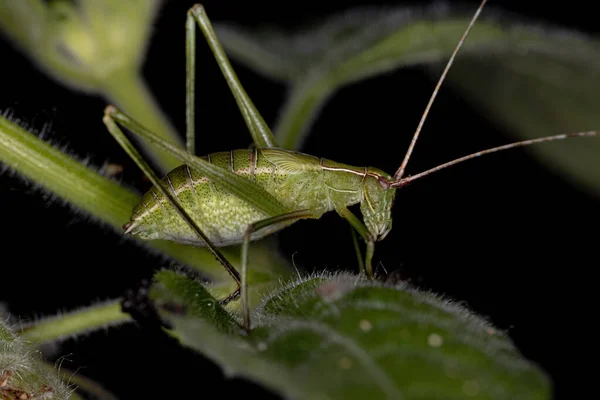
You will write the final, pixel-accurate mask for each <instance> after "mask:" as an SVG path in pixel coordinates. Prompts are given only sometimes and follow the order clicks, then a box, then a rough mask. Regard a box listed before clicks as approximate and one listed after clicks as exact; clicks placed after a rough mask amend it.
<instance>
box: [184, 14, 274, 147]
mask: <svg viewBox="0 0 600 400" xmlns="http://www.w3.org/2000/svg"><path fill="white" fill-rule="evenodd" d="M194 20H195V21H197V22H198V26H199V27H200V30H201V31H202V34H203V35H204V38H205V39H206V41H207V42H208V45H209V46H210V49H211V51H212V53H213V54H214V56H215V59H216V60H217V64H218V65H219V68H220V69H221V72H222V73H223V76H224V77H225V80H226V81H227V85H229V89H230V90H231V93H233V96H234V97H235V101H236V103H237V105H238V107H239V109H240V112H241V113H242V116H243V117H244V121H245V122H246V126H247V127H248V130H250V134H251V135H252V140H254V143H255V144H256V146H257V147H259V148H265V147H279V145H278V144H277V141H276V140H275V136H273V133H272V132H271V129H270V128H269V126H268V125H267V124H266V123H265V121H264V119H263V118H262V116H261V115H260V113H259V112H258V110H257V109H256V107H255V106H254V104H253V103H252V100H250V97H248V94H246V91H245V90H244V87H243V86H242V84H241V83H240V81H239V79H238V77H237V75H236V74H235V71H234V70H233V67H232V66H231V64H230V63H229V59H228V58H227V55H226V54H225V51H224V50H223V47H222V46H221V43H220V42H219V39H218V38H217V34H216V33H215V30H214V29H213V27H212V24H211V23H210V20H209V19H208V15H206V11H205V10H204V7H203V6H202V5H200V4H196V5H195V6H193V7H192V8H191V9H190V10H189V11H188V16H187V21H186V25H185V26H186V38H187V40H186V54H187V64H186V65H187V68H188V81H187V82H188V84H187V85H188V91H187V93H188V100H187V101H188V107H190V106H191V107H193V104H194V90H193V88H191V85H192V84H193V80H194V75H195V74H194V72H192V70H194V68H195V55H193V54H192V53H193V52H194V51H195V45H196V30H195V29H194ZM192 119H193V110H192V109H190V110H188V113H187V121H188V133H189V130H190V129H192V128H193V124H192V125H191V126H192V128H190V122H191V120H192Z"/></svg>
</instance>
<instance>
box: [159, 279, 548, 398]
mask: <svg viewBox="0 0 600 400" xmlns="http://www.w3.org/2000/svg"><path fill="white" fill-rule="evenodd" d="M156 280H157V283H156V284H155V287H154V289H153V291H152V293H151V297H152V298H153V299H154V301H155V304H156V305H157V307H158V309H159V311H160V313H161V315H162V316H163V317H164V318H165V319H166V321H167V322H168V323H170V324H171V326H172V329H171V330H170V332H171V333H172V334H173V336H175V337H177V338H178V339H179V340H180V341H181V343H182V344H184V345H185V346H188V347H191V348H192V349H194V350H196V351H198V352H200V353H202V354H204V355H205V356H207V357H209V358H211V359H212V360H214V361H215V362H217V363H218V364H219V365H221V367H222V368H223V370H224V371H225V373H226V374H227V375H229V376H242V377H245V378H247V379H251V380H254V381H256V382H259V383H261V384H263V385H265V386H267V387H269V388H271V389H272V390H274V391H276V392H278V393H279V394H281V395H283V396H285V397H288V398H311V399H336V398H340V399H363V398H365V399H366V398H369V399H370V398H394V399H432V398H443V399H463V398H469V397H471V396H474V397H476V398H480V399H506V398H512V399H514V398H523V399H525V398H526V399H548V398H549V397H550V391H551V388H550V383H549V380H548V378H547V376H546V375H545V374H544V373H543V372H542V371H541V370H540V369H539V368H538V367H536V366H535V365H533V364H531V363H530V362H528V361H527V360H525V359H524V358H523V357H522V356H521V355H520V354H519V352H518V351H517V350H516V348H515V347H514V345H513V344H512V342H511V341H510V339H509V338H508V337H507V336H506V335H505V334H504V333H503V332H500V331H498V330H497V329H495V328H494V327H493V326H492V325H491V324H489V323H488V322H487V321H486V320H484V319H482V318H481V317H479V316H477V315H475V314H473V313H472V312H470V311H468V310H467V309H465V308H464V307H462V306H459V305H456V304H454V303H453V302H451V301H449V300H447V299H444V298H441V297H439V296H436V295H433V294H431V293H426V292H422V291H418V290H416V289H414V288H411V287H409V286H408V285H404V284H403V285H398V286H392V285H386V284H383V283H379V282H373V281H368V280H366V279H362V278H359V277H356V276H352V275H346V274H341V275H326V274H324V275H321V276H314V277H311V278H308V279H305V280H300V281H298V282H293V283H290V284H288V285H287V286H284V287H283V288H282V289H280V290H279V291H277V292H274V293H273V294H271V295H270V296H269V297H268V298H266V299H265V300H264V302H263V304H262V306H261V307H259V308H257V309H256V310H255V312H254V314H253V323H254V326H253V328H252V330H251V331H250V332H249V333H247V334H246V333H245V332H243V331H241V329H240V328H239V327H238V325H237V322H236V321H235V320H234V319H232V318H231V317H229V316H228V315H226V314H225V313H224V310H222V309H221V308H220V307H219V306H218V303H216V301H215V299H214V298H213V297H212V296H210V295H209V294H208V292H207V291H206V290H205V289H204V288H203V287H202V286H201V285H200V284H199V283H197V282H194V281H191V280H189V279H188V278H186V277H183V276H181V275H177V274H176V273H174V272H162V273H160V274H158V275H157V276H156Z"/></svg>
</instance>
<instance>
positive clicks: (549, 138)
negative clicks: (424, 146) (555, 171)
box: [389, 131, 599, 188]
mask: <svg viewBox="0 0 600 400" xmlns="http://www.w3.org/2000/svg"><path fill="white" fill-rule="evenodd" d="M598 134H599V132H598V131H588V132H575V133H566V134H562V135H555V136H546V137H543V138H538V139H530V140H523V141H522V142H515V143H510V144H505V145H504V146H498V147H494V148H491V149H487V150H483V151H480V152H477V153H473V154H469V155H468V156H464V157H461V158H457V159H456V160H452V161H448V162H447V163H445V164H442V165H438V166H437V167H434V168H431V169H428V170H427V171H423V172H421V173H419V174H416V175H413V176H409V177H407V178H404V179H400V180H398V181H395V182H391V183H389V186H390V187H393V188H400V187H402V186H405V185H407V184H408V183H409V182H412V181H415V180H417V179H421V178H424V177H426V176H427V175H430V174H432V173H434V172H437V171H439V170H442V169H444V168H448V167H451V166H453V165H456V164H459V163H461V162H463V161H467V160H471V159H473V158H476V157H479V156H483V155H485V154H490V153H495V152H497V151H502V150H508V149H513V148H515V147H523V146H529V145H531V144H536V143H543V142H551V141H554V140H564V139H569V138H574V137H585V136H598Z"/></svg>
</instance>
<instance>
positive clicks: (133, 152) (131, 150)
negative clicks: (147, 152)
mask: <svg viewBox="0 0 600 400" xmlns="http://www.w3.org/2000/svg"><path fill="white" fill-rule="evenodd" d="M107 111H108V110H107ZM103 121H104V124H105V125H106V127H107V129H108V131H109V132H110V133H111V135H112V136H113V137H114V138H115V140H116V141H117V142H118V143H119V144H120V145H121V147H122V148H123V149H124V150H125V151H126V152H127V154H129V156H130V157H131V158H132V159H133V161H135V163H136V164H137V165H138V166H139V167H140V169H141V170H142V171H143V172H144V174H145V175H146V176H147V177H148V179H150V181H151V182H152V184H153V185H154V186H155V187H156V188H157V189H158V190H159V191H160V192H161V193H162V194H163V195H164V196H165V197H166V198H167V199H169V201H170V203H171V204H172V205H173V206H174V207H175V210H177V213H179V215H180V216H181V218H183V219H184V220H185V221H186V222H187V223H188V225H189V226H190V228H192V230H194V232H196V234H197V235H198V237H200V239H202V241H203V242H204V243H205V244H206V247H207V248H208V249H209V250H210V252H211V253H212V254H213V255H214V256H215V258H216V259H217V261H219V263H221V264H222V265H223V267H224V268H225V269H226V270H227V272H228V273H229V274H230V275H231V277H232V278H233V279H234V280H235V282H236V284H237V287H238V288H237V290H236V291H234V292H233V294H231V295H230V296H228V297H227V298H226V299H225V300H224V301H223V302H228V301H230V300H232V299H234V298H236V297H237V294H238V293H239V290H240V287H241V283H242V281H241V277H240V274H239V272H238V271H237V270H236V269H235V267H234V266H233V265H231V263H230V262H229V261H228V260H227V259H226V258H225V256H223V254H222V253H221V252H220V251H219V250H218V249H217V248H216V247H215V245H214V244H213V243H212V242H211V241H210V240H209V239H208V237H207V236H206V234H204V232H202V229H200V227H199V226H198V224H196V222H195V221H194V220H193V219H192V218H191V217H190V216H189V214H188V213H187V212H186V211H185V210H184V209H183V207H181V205H180V204H179V202H178V201H177V200H176V199H175V197H174V195H173V194H172V193H171V191H170V190H169V189H167V188H166V187H164V186H163V185H162V183H161V181H160V179H159V178H158V176H156V174H155V173H154V171H153V170H152V168H150V166H149V165H148V163H147V162H146V161H145V160H144V158H143V157H142V156H141V155H140V153H139V152H138V151H137V149H136V148H135V147H134V146H133V144H132V143H131V141H130V140H129V139H127V136H125V134H124V133H123V131H121V129H120V128H119V126H118V125H117V123H116V122H115V120H114V119H113V118H112V114H111V113H110V112H106V113H105V115H104V119H103Z"/></svg>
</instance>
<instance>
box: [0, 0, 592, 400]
mask: <svg viewBox="0 0 600 400" xmlns="http://www.w3.org/2000/svg"><path fill="white" fill-rule="evenodd" d="M394 3H396V2H376V3H375V2H372V3H370V4H394ZM521 3H524V2H520V1H492V2H491V3H490V6H496V7H501V8H503V9H508V10H510V11H514V12H518V13H521V14H523V15H525V16H527V17H529V18H534V19H537V20H540V21H546V22H550V23H556V24H560V25H562V26H565V27H570V28H574V29H579V30H582V31H585V32H588V33H597V21H595V20H593V19H592V16H593V15H595V14H594V13H593V12H592V9H591V7H592V6H591V5H590V6H586V2H573V1H572V2H569V3H568V4H560V3H558V2H556V3H552V2H543V3H541V2H527V3H529V4H526V5H523V4H521ZM191 4H192V1H189V2H188V1H174V0H172V1H166V2H165V6H164V8H163V9H162V11H161V13H160V15H159V18H158V20H157V22H156V26H155V34H154V39H153V41H152V44H151V46H150V48H149V53H148V58H147V62H146V64H145V67H144V74H145V77H146V79H147V81H148V82H149V85H150V87H151V89H152V91H153V92H154V94H155V95H156V97H157V99H158V101H159V102H160V104H161V106H162V107H163V109H164V111H165V112H166V114H167V115H169V116H170V118H171V119H172V121H173V122H174V124H175V126H176V127H177V128H178V130H179V131H181V132H183V131H184V100H185V98H184V88H185V86H184V83H185V80H184V79H185V75H184V54H185V53H184V21H185V12H186V9H187V8H188V7H189V6H190V5H191ZM204 4H205V6H206V8H207V11H208V13H209V16H210V17H211V18H212V19H213V20H214V21H223V20H229V21H235V22H237V23H239V24H243V25H246V26H259V25H262V24H271V25H275V26H283V27H285V28H286V29H292V28H293V27H295V26H300V24H302V23H307V22H309V21H310V20H311V19H313V18H315V19H317V18H320V17H323V16H326V15H332V14H334V13H336V12H338V11H340V10H342V9H345V8H346V7H350V6H353V5H364V4H365V2H364V1H363V2H361V1H347V2H345V6H344V7H341V6H340V5H339V4H336V3H333V2H331V3H330V2H326V1H312V0H306V1H302V2H297V3H295V4H293V5H292V4H291V3H288V2H273V4H272V5H271V3H270V2H265V1H254V2H239V4H237V3H231V2H219V1H209V0H207V1H206V2H205V3H204ZM410 4H416V3H415V2H411V3H408V4H406V3H404V4H403V5H410ZM425 4H430V3H429V2H425ZM461 4H463V5H464V4H466V5H467V6H469V7H470V8H471V9H473V10H474V8H475V6H476V4H477V1H468V2H462V3H461ZM542 4H543V5H542ZM585 7H588V9H586V8H585ZM457 40H458V38H457ZM200 43H201V42H200ZM198 51H199V55H198V57H199V58H198V62H199V64H200V66H199V71H198V85H199V87H200V88H201V89H200V90H199V92H202V93H207V94H210V96H211V99H210V100H205V101H200V104H199V110H198V113H199V115H201V117H200V118H201V119H200V120H199V122H198V133H197V137H198V144H197V148H198V149H199V151H200V152H201V153H203V154H204V153H207V152H214V151H221V150H229V149H230V148H232V147H233V148H246V147H247V146H248V144H249V142H250V138H249V135H248V134H247V132H246V130H245V126H244V124H243V121H242V118H241V117H238V116H239V112H238V111H237V108H236V106H235V103H234V101H233V100H232V97H231V95H230V93H229V91H228V89H227V86H226V85H225V83H224V81H223V80H222V78H221V76H220V75H219V71H218V69H217V66H216V64H215V63H214V61H213V59H212V58H211V55H210V53H209V52H208V50H207V48H206V47H205V46H204V45H202V46H200V48H199V50H198ZM0 54H1V62H0V73H1V75H0V76H2V77H3V83H2V86H1V90H0V110H5V109H7V108H10V109H11V110H12V111H13V115H14V116H15V117H19V118H21V119H22V120H24V121H25V122H26V123H27V124H29V125H30V126H33V127H35V128H37V129H40V128H41V127H42V126H43V125H44V124H46V123H49V122H51V123H52V129H51V131H50V132H49V133H48V134H47V137H49V138H51V139H52V140H53V141H55V142H57V143H60V144H66V145H68V148H69V149H70V150H71V151H72V152H73V153H74V154H77V155H79V156H80V157H86V156H89V157H90V158H91V162H92V163H93V164H95V165H101V164H102V163H103V162H104V161H105V160H110V161H111V162H114V163H118V164H122V165H124V166H125V173H124V175H123V181H124V182H125V183H127V184H129V185H132V186H135V187H137V188H138V189H139V190H143V189H146V187H145V186H143V185H140V182H141V174H140V173H139V172H138V171H137V170H136V169H135V166H134V165H133V164H132V163H131V162H130V161H129V160H128V159H127V156H126V155H125V154H124V152H123V151H122V150H121V149H120V148H119V147H118V145H117V144H115V143H114V142H113V140H112V138H111V137H110V135H109V134H108V133H107V132H106V131H105V129H104V126H103V124H102V122H101V118H102V111H103V108H104V106H105V102H104V100H102V99H98V98H94V97H89V96H85V95H82V94H79V93H76V92H74V91H71V90H69V89H66V88H64V87H63V86H62V85H60V84H57V83H55V82H54V81H52V80H50V79H49V78H47V77H46V76H45V75H44V74H42V73H40V72H38V70H37V69H36V68H35V67H33V66H32V65H31V64H30V63H29V61H28V60H27V59H26V58H24V57H23V56H22V55H21V54H20V53H18V52H17V51H15V50H14V49H13V48H12V46H11V45H10V44H9V43H6V41H4V40H3V39H2V40H1V41H0ZM234 67H235V68H236V70H237V71H238V74H239V76H240V79H241V81H242V82H243V84H244V86H245V87H246V90H247V91H248V93H249V94H250V96H251V97H252V99H253V100H254V102H255V104H256V105H257V107H258V108H259V109H260V111H261V112H262V114H263V116H264V117H265V120H266V121H267V122H268V123H272V122H273V121H274V120H275V117H276V115H277V110H278V107H279V106H280V105H281V104H282V102H283V100H284V98H285V88H284V87H283V86H282V85H280V84H278V83H274V82H272V81H268V80H266V79H263V78H262V77H260V76H257V75H256V74H254V73H253V72H251V71H249V70H247V69H245V68H243V67H242V66H240V65H238V64H236V63H234ZM432 87H433V82H432V81H431V80H430V79H429V77H428V75H426V74H425V73H424V72H423V71H422V70H421V69H420V68H405V69H403V70H400V71H397V72H395V73H391V74H386V75H385V76H381V77H377V78H373V79H369V80H368V81H364V82H362V83H358V84H355V85H352V86H350V87H347V88H344V89H342V90H340V91H339V92H337V93H336V95H335V96H334V97H333V98H332V99H331V100H330V101H329V103H328V104H327V105H326V106H325V108H324V109H323V111H322V113H321V115H320V117H319V118H318V120H317V122H316V124H315V125H314V126H313V128H312V134H311V137H310V139H309V140H308V142H307V143H306V146H305V148H304V149H303V151H305V152H307V153H310V154H314V155H317V156H322V157H326V158H330V159H334V160H339V161H342V162H345V163H349V164H353V165H373V166H377V167H379V168H381V169H384V170H386V171H388V172H390V173H393V172H394V171H395V169H396V168H397V167H398V165H399V164H400V161H401V159H402V157H403V155H404V152H405V149H406V147H407V144H408V141H409V138H410V135H411V134H412V132H413V131H414V128H415V127H416V125H417V122H418V119H419V118H420V116H421V113H422V111H423V108H424V106H425V104H426V102H427V100H428V97H429V95H430V93H431V89H432ZM200 121H201V122H200ZM573 129H574V130H577V129H579V128H578V127H573ZM556 133H561V132H548V134H556ZM512 140H514V139H511V137H510V136H509V135H508V134H507V132H505V131H503V130H502V128H501V127H498V126H496V125H494V124H493V123H490V121H489V120H488V119H486V117H485V116H484V115H480V114H478V113H477V112H475V111H474V109H473V107H472V106H470V105H469V104H467V103H466V102H465V101H463V99H461V98H460V97H459V96H458V95H457V94H456V93H455V92H453V91H452V90H450V89H448V88H445V89H444V90H442V92H441V94H440V96H439V98H438V100H437V103H436V104H435V106H434V108H433V111H432V113H431V115H430V119H429V120H428V122H427V124H426V125H425V130H424V132H423V136H422V139H421V140H420V142H419V144H418V146H417V148H416V150H415V153H414V157H413V158H412V160H411V162H410V164H409V171H408V172H409V173H413V174H414V173H417V172H420V171H422V170H425V169H427V168H430V167H432V166H435V165H438V164H440V163H443V162H445V161H448V160H450V159H454V158H456V157H459V156H462V155H464V154H468V153H471V152H474V151H478V150H480V149H484V148H488V147H492V146H496V145H500V144H504V143H507V142H509V141H512ZM586 140H587V139H586ZM589 140H593V139H589ZM0 205H1V206H2V212H3V214H4V215H3V217H2V230H1V232H2V237H3V241H2V242H3V246H2V248H3V250H4V251H3V259H2V261H1V262H2V267H1V275H0V301H4V302H6V303H7V305H8V308H9V310H10V311H11V313H12V314H14V315H18V316H20V317H22V318H30V317H35V316H39V315H46V314H53V313H55V312H56V311H57V310H69V309H72V308H73V307H76V306H80V305H87V304H90V303H92V302H94V301H97V300H101V299H108V298H114V297H117V296H120V295H121V294H122V293H123V291H124V290H126V289H127V288H128V287H131V286H133V285H134V284H135V283H136V282H137V281H138V280H139V279H141V278H143V277H150V276H151V274H152V271H153V270H154V269H156V268H159V267H160V266H161V265H163V264H161V263H160V262H159V261H157V259H155V258H153V257H151V256H148V255H146V254H145V253H144V251H143V250H141V249H140V248H138V247H136V246H135V245H134V244H132V243H131V242H127V243H125V242H124V241H123V240H122V238H121V237H120V236H119V235H117V234H115V233H114V232H112V231H110V230H108V229H105V228H101V227H99V226H97V225H95V224H94V223H90V222H89V221H87V220H86V217H85V216H84V215H76V214H74V213H73V212H72V211H71V210H70V209H69V208H68V207H64V206H63V205H62V204H61V202H60V201H56V200H53V201H50V200H49V199H48V198H44V197H43V196H41V195H40V192H39V191H37V190H35V189H32V188H31V187H29V186H28V185H26V184H25V183H23V182H22V181H21V180H19V179H16V178H14V177H11V176H10V174H7V173H5V174H3V176H0ZM597 207H598V198H596V197H593V196H591V195H589V194H586V193H585V192H582V191H580V190H578V188H576V187H574V186H572V185H571V184H570V183H569V182H566V181H564V180H562V179H561V178H560V177H559V176H557V175H555V174H552V173H550V172H548V170H547V169H546V168H545V167H544V166H543V165H541V164H540V163H538V162H537V161H536V160H534V159H532V158H531V157H530V156H529V155H528V153H527V152H526V151H523V150H514V151H511V152H506V153H502V154H500V155H495V156H490V157H486V158H483V159H480V160H477V161H473V162H470V163H466V164H463V165H461V166H458V167H455V168H452V169H450V170H447V171H446V172H443V173H439V174H437V175H435V176H431V177H429V178H428V179H426V180H423V181H420V182H418V183H415V184H413V185H411V186H409V187H408V188H406V189H404V190H402V191H400V192H399V193H398V195H397V199H396V203H395V209H394V229H393V230H392V233H391V234H390V235H389V236H388V238H386V239H385V240H384V241H383V242H381V243H379V244H378V245H377V247H376V260H375V262H376V263H377V262H379V261H381V262H382V263H383V265H384V266H385V268H386V270H387V271H388V272H392V271H394V270H400V271H401V274H402V276H403V277H405V278H408V279H411V280H412V281H413V282H414V283H415V284H417V285H418V286H420V287H422V288H425V289H431V290H433V291H435V292H437V293H443V294H446V295H447V296H450V297H451V298H454V299H455V300H457V301H460V302H463V303H464V304H466V305H468V306H469V307H470V308H471V309H473V310H474V311H477V312H479V313H481V314H483V315H485V316H488V317H489V318H490V319H491V320H492V321H493V322H494V323H495V324H496V325H497V326H498V327H500V328H502V329H506V330H507V331H508V333H509V335H510V336H511V338H512V339H513V340H514V342H515V344H516V345H517V346H518V348H519V349H520V350H521V351H522V353H523V354H524V355H525V357H527V358H529V359H531V360H533V361H535V362H536V363H538V364H539V365H540V366H541V367H542V368H543V369H544V370H545V371H547V372H548V374H550V376H551V378H552V380H553V381H554V384H555V389H556V394H557V397H560V398H571V397H573V394H574V392H575V391H585V390H587V389H589V388H592V387H593V386H592V385H591V384H592V382H590V381H588V380H587V375H586V373H585V370H586V368H585V367H584V366H583V364H582V360H585V359H586V358H592V357H593V356H592V353H591V351H592V350H593V349H594V347H597V346H596V345H594V336H595V333H594V331H593V329H592V327H591V321H593V320H594V319H595V318H594V316H595V315H596V313H597V311H596V308H595V305H596V301H595V300H596V299H595V296H594V291H595V287H596V285H595V282H594V280H593V279H592V277H591V276H592V273H593V272H594V267H596V266H597V265H598V248H597V242H598V237H597V234H594V233H593V232H597V227H598V223H599V222H600V219H599V216H598V212H597ZM278 237H279V239H280V247H281V250H282V251H283V253H284V254H285V255H286V256H287V257H291V255H292V254H293V253H296V254H295V256H294V259H295V261H296V263H297V264H299V265H300V266H302V267H304V268H305V269H306V270H308V271H312V270H315V271H321V270H323V269H330V270H335V269H338V268H342V269H347V270H352V269H353V268H355V259H354V254H353V251H352V247H351V242H350V236H349V232H348V228H347V226H346V223H345V222H344V221H343V220H341V219H340V218H339V217H337V216H336V215H335V214H334V213H332V214H331V215H326V216H324V217H323V218H322V220H320V221H309V222H299V223H297V224H295V225H294V226H293V227H291V228H289V229H287V230H285V231H283V232H281V233H280V234H278ZM590 320H591V321H590ZM157 343H158V344H157ZM60 354H62V355H66V356H67V357H66V358H67V361H65V363H64V364H63V365H64V366H65V367H66V368H71V369H76V368H81V369H80V372H81V373H82V374H84V375H86V376H89V377H91V378H94V379H97V380H98V381H99V382H102V383H103V384H104V385H105V386H106V388H108V389H110V390H112V391H114V392H115V393H116V394H117V395H119V396H120V397H121V398H141V397H143V396H144V395H150V396H151V397H159V395H161V394H163V395H169V396H172V397H179V396H183V395H184V394H186V393H197V392H200V391H202V390H204V389H205V388H215V387H216V385H217V384H218V383H219V382H222V383H221V384H220V387H219V389H218V390H219V392H220V395H225V396H227V395H233V394H237V393H242V392H241V391H242V390H243V391H244V392H243V393H245V394H250V393H253V394H260V395H262V396H267V397H270V395H269V394H268V393H267V392H265V391H264V390H262V389H260V388H259V387H258V386H255V385H253V384H252V383H248V382H245V381H241V380H237V379H236V380H233V381H230V380H225V379H223V377H222V374H221V372H220V370H219V368H218V367H217V366H215V365H214V364H212V363H211V362H209V361H206V360H205V359H204V358H202V357H200V356H196V355H193V354H190V353H188V352H186V351H184V350H182V349H180V348H178V347H177V346H174V345H173V344H172V343H171V342H169V341H168V340H166V339H165V338H163V337H160V336H158V337H157V336H156V335H152V334H147V333H145V332H143V331H141V330H139V329H137V328H136V327H135V326H129V327H124V328H120V329H118V330H116V329H115V330H110V331H108V332H104V331H102V332H97V333H94V334H92V335H90V336H88V337H85V338H81V339H79V340H78V341H77V342H75V341H67V342H65V343H64V346H63V347H62V349H61V350H60ZM592 362H593V359H592ZM140 375H141V376H146V377H148V378H150V379H139V378H138V376H140Z"/></svg>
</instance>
